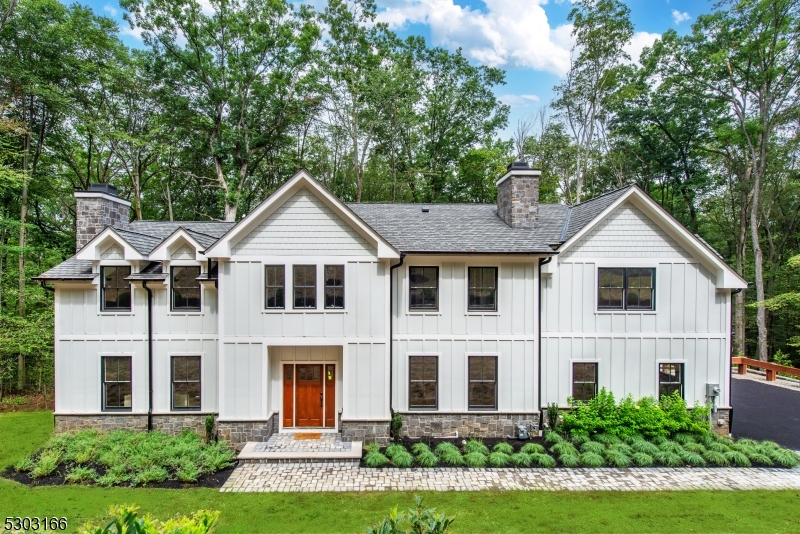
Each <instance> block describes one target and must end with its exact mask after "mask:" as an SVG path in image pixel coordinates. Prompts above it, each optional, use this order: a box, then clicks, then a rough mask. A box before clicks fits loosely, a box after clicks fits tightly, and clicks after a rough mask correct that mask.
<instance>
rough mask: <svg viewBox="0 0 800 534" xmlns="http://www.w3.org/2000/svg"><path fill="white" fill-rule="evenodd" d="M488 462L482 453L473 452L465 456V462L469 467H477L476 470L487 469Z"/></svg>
mask: <svg viewBox="0 0 800 534" xmlns="http://www.w3.org/2000/svg"><path fill="white" fill-rule="evenodd" d="M486 461H487V458H486V455H485V454H483V453H482V452H478V451H473V452H468V453H467V454H465V455H464V462H465V463H466V464H467V466H469V467H476V468H477V467H485V466H486Z"/></svg>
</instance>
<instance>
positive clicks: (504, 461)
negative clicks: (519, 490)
mask: <svg viewBox="0 0 800 534" xmlns="http://www.w3.org/2000/svg"><path fill="white" fill-rule="evenodd" d="M512 450H513V449H512ZM487 463H488V464H489V465H490V466H492V467H505V466H507V465H508V464H510V463H511V455H509V454H506V453H504V452H500V451H495V452H493V453H491V454H490V455H489V457H488V458H487Z"/></svg>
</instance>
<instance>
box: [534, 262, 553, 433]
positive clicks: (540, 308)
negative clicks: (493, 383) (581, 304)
mask: <svg viewBox="0 0 800 534" xmlns="http://www.w3.org/2000/svg"><path fill="white" fill-rule="evenodd" d="M551 261H553V256H550V257H549V258H539V313H538V315H539V317H538V322H539V324H538V325H537V332H536V337H537V340H538V342H539V351H538V355H537V356H538V360H539V370H538V375H539V376H538V378H539V388H538V389H537V392H538V395H539V429H540V430H541V428H542V416H543V412H542V265H544V264H545V263H550V262H551Z"/></svg>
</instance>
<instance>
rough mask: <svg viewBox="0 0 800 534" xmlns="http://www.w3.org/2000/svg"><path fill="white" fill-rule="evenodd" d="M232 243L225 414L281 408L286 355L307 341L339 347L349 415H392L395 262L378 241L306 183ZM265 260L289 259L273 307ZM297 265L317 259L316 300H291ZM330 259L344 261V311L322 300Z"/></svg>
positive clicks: (341, 395)
mask: <svg viewBox="0 0 800 534" xmlns="http://www.w3.org/2000/svg"><path fill="white" fill-rule="evenodd" d="M231 252H232V254H231V257H230V260H228V261H222V262H221V263H220V280H219V287H220V294H221V295H222V302H221V303H220V328H221V344H222V350H221V361H220V373H221V381H222V386H221V387H222V388H223V389H222V391H223V392H225V394H224V397H225V398H223V399H220V418H221V419H223V420H225V419H227V420H247V419H251V420H264V419H266V418H268V417H269V416H270V415H271V414H273V413H276V412H280V410H281V407H282V389H281V388H282V374H281V373H280V362H281V361H282V360H281V358H283V357H285V355H286V354H287V353H286V351H287V350H290V348H293V349H296V350H301V351H302V349H303V348H308V350H310V351H311V352H310V354H327V352H326V351H329V350H337V351H339V354H340V356H338V357H337V358H336V360H335V362H334V363H336V364H337V375H338V376H339V377H340V378H341V387H340V388H337V409H339V410H341V411H342V419H346V420H358V419H361V420H384V419H388V418H389V404H388V360H389V349H388V334H389V333H388V329H389V323H388V318H389V315H388V314H389V311H388V308H389V304H388V298H389V286H388V280H389V277H388V268H389V266H388V263H387V262H386V261H383V260H378V257H377V248H376V246H375V245H373V244H372V243H370V242H369V241H367V240H366V239H365V238H364V237H363V236H362V235H361V234H360V233H359V232H358V231H356V230H355V229H354V228H352V227H351V226H350V225H349V224H348V223H347V222H345V221H344V220H342V219H341V218H340V217H339V216H338V215H337V214H336V213H335V212H334V211H333V210H332V209H331V208H329V207H328V206H327V205H326V204H325V203H324V202H323V201H322V200H320V199H319V198H318V197H317V196H316V195H315V194H314V193H312V192H311V191H310V190H308V189H306V188H303V189H300V190H299V191H297V192H296V193H295V194H294V195H293V196H292V197H290V198H289V199H288V200H287V201H286V202H284V203H283V205H281V206H279V207H277V208H276V209H275V210H274V211H273V212H272V213H271V214H269V215H268V216H267V217H266V218H265V219H264V220H263V221H262V222H260V223H259V224H257V225H256V226H255V227H254V228H253V230H252V231H251V232H250V233H249V234H247V235H246V236H244V237H243V238H242V239H241V240H240V241H239V242H238V243H235V244H234V245H233V246H232V248H231ZM267 265H284V266H285V306H286V307H285V309H283V310H266V309H265V280H264V277H265V266H267ZM293 265H316V266H317V284H316V291H317V307H316V309H312V310H295V309H293V288H292V282H293V273H292V266H293ZM324 265H344V268H345V289H344V299H345V308H344V309H343V310H341V309H334V310H326V309H325V308H324V292H325V288H324V276H323V275H324V271H323V269H324ZM298 361H299V360H298ZM326 361H327V360H326Z"/></svg>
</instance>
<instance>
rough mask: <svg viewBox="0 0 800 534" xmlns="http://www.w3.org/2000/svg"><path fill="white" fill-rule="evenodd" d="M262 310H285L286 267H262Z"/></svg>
mask: <svg viewBox="0 0 800 534" xmlns="http://www.w3.org/2000/svg"><path fill="white" fill-rule="evenodd" d="M264 308H265V309H267V310H283V309H285V308H286V266H285V265H265V266H264Z"/></svg>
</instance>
